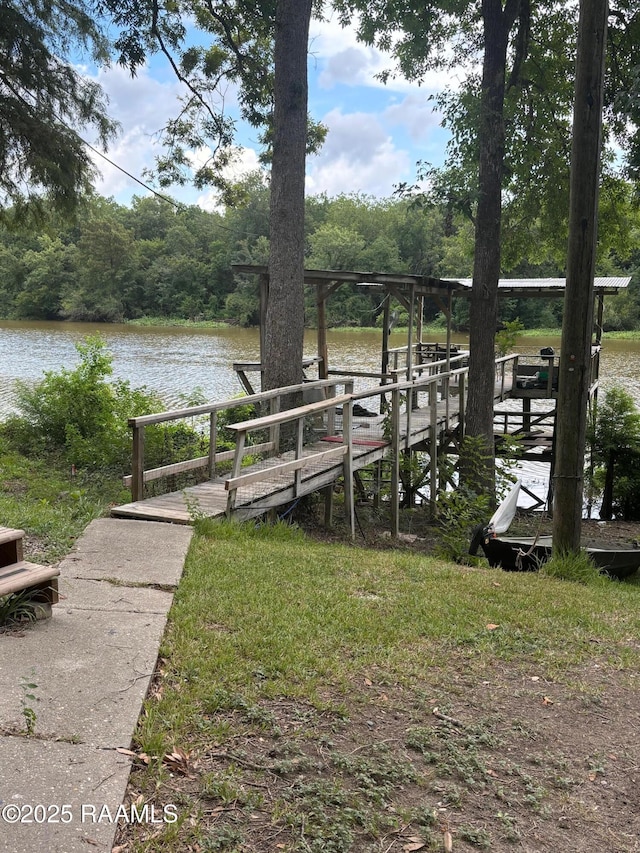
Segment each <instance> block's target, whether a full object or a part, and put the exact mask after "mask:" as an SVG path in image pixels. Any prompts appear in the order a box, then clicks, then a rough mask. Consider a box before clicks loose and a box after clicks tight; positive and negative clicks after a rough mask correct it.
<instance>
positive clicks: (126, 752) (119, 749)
mask: <svg viewBox="0 0 640 853" xmlns="http://www.w3.org/2000/svg"><path fill="white" fill-rule="evenodd" d="M116 752H119V753H120V755H133V756H134V758H135V756H136V755H137V754H138V753H137V752H134V751H133V750H132V749H125V748H124V746H116Z"/></svg>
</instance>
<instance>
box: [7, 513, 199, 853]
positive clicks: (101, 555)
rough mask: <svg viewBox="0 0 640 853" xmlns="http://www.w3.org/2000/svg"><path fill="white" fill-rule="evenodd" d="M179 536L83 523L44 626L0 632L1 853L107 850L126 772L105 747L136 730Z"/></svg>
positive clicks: (122, 524) (180, 548)
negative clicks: (29, 717) (28, 729)
mask: <svg viewBox="0 0 640 853" xmlns="http://www.w3.org/2000/svg"><path fill="white" fill-rule="evenodd" d="M191 534H192V530H191V528H190V527H186V526H183V525H174V524H160V523H155V522H149V521H123V520H118V519H107V518H103V519H98V520H97V521H93V522H92V523H91V524H90V525H89V527H88V528H87V530H86V531H85V533H84V535H83V536H82V538H81V539H80V540H79V541H78V543H77V547H76V549H75V550H74V551H73V552H72V553H71V554H70V555H69V556H68V557H66V558H65V560H64V561H63V562H62V564H61V566H60V602H59V604H57V605H55V606H54V608H53V615H52V618H51V619H48V620H45V621H43V622H38V623H37V624H35V625H31V626H28V627H27V628H25V629H24V631H17V632H11V633H5V634H0V851H2V853H5V851H6V853H32V851H35V850H41V851H47V853H76V851H83V853H87V851H89V850H95V851H110V850H111V848H112V846H113V839H114V836H115V831H116V824H115V822H112V821H111V820H110V819H109V818H110V817H112V816H115V813H116V811H117V809H118V807H119V806H120V805H121V804H122V801H123V798H124V794H125V790H126V787H127V781H128V778H129V769H130V760H129V758H128V757H127V756H126V755H123V754H120V753H118V752H116V748H117V747H125V748H128V747H129V745H130V742H131V738H132V735H133V732H134V730H135V728H136V724H137V721H138V716H139V714H140V710H141V706H142V702H143V700H144V698H145V695H146V692H147V689H148V687H149V683H150V681H151V678H152V676H153V672H154V667H155V664H156V659H157V655H158V647H159V645H160V641H161V639H162V635H163V632H164V629H165V624H166V620H167V614H168V612H169V608H170V607H171V602H172V600H173V591H174V590H175V588H176V586H177V584H178V581H179V580H180V576H181V574H182V569H183V566H184V561H185V556H186V553H187V549H188V547H189V542H190V540H191ZM24 683H32V684H35V685H37V686H36V687H35V688H33V689H30V690H26V689H25V688H24V687H23V686H22V685H23V684H24ZM27 692H29V693H32V694H33V695H34V696H35V697H36V698H35V700H32V699H27V698H26V693H27ZM24 702H26V703H27V705H28V706H30V707H31V708H32V709H33V711H34V712H35V715H36V722H35V732H34V735H33V736H32V737H28V738H27V737H25V736H23V735H21V734H20V732H24V730H25V720H24V716H23V708H24V706H23V703H24ZM35 806H40V808H39V809H36V810H34V811H31V807H35ZM63 806H66V807H67V808H65V809H63ZM42 807H44V809H43V808H42ZM104 807H106V809H105V808H104ZM16 819H18V822H13V821H15V820H16Z"/></svg>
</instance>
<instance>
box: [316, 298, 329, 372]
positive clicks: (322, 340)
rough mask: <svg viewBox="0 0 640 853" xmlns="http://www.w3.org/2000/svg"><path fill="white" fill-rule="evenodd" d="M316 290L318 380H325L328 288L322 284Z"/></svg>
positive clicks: (327, 368) (326, 369) (327, 357)
mask: <svg viewBox="0 0 640 853" xmlns="http://www.w3.org/2000/svg"><path fill="white" fill-rule="evenodd" d="M317 288H318V302H317V307H318V358H319V359H320V361H319V362H318V378H319V379H327V377H328V376H329V348H328V346H327V294H328V288H327V285H326V284H325V283H324V282H321V283H319V284H318V285H317Z"/></svg>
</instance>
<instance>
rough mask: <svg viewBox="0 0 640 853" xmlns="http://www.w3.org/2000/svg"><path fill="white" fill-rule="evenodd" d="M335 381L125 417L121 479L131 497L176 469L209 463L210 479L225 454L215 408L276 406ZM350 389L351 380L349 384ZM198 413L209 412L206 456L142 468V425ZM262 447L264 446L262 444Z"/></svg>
mask: <svg viewBox="0 0 640 853" xmlns="http://www.w3.org/2000/svg"><path fill="white" fill-rule="evenodd" d="M338 385H342V386H344V387H345V388H346V387H347V386H348V385H349V383H348V382H345V380H339V379H316V380H312V381H311V382H302V383H299V384H297V385H287V386H285V387H283V388H275V389H273V390H271V391H261V392H260V393H258V394H253V395H248V396H245V397H234V398H233V399H231V400H225V401H223V402H221V403H204V404H202V405H199V406H188V407H186V408H183V409H170V410H167V411H164V412H158V413H156V414H152V415H140V416H138V417H135V418H129V420H128V424H129V426H130V427H131V429H132V431H133V453H132V471H131V475H130V476H129V477H126V478H123V483H124V484H125V485H126V486H130V487H131V497H132V500H133V501H139V500H142V498H143V497H144V484H145V482H149V481H150V480H153V479H158V478H159V477H164V476H168V475H169V474H175V473H179V472H180V471H187V470H194V469H195V468H205V467H207V466H208V467H209V477H210V478H211V479H213V477H214V476H215V465H216V461H226V459H227V458H228V457H226V456H224V455H223V454H224V451H222V453H217V434H218V423H217V416H218V412H221V411H224V410H228V409H234V408H237V407H239V406H247V405H250V406H252V405H255V404H258V403H265V402H269V403H270V404H271V407H272V410H276V409H278V408H279V407H280V400H281V398H282V397H286V396H289V395H293V394H296V393H300V392H305V391H308V390H310V389H326V392H327V393H328V394H330V393H331V389H333V388H335V387H336V386H338ZM350 387H351V390H353V384H351V386H350ZM200 415H209V455H208V456H207V457H199V459H198V460H188V462H189V463H190V464H187V465H184V464H183V463H179V462H177V463H175V464H174V465H168V466H163V467H162V468H154V469H151V470H147V471H145V469H144V430H145V427H147V426H151V425H154V424H161V423H168V422H170V421H176V420H181V419H183V418H189V417H197V416H200ZM277 429H278V427H277V425H276V426H274V428H273V430H272V434H271V436H270V441H269V442H268V444H271V445H273V447H277V443H278V434H277ZM263 449H264V448H263Z"/></svg>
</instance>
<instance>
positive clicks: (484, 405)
mask: <svg viewBox="0 0 640 853" xmlns="http://www.w3.org/2000/svg"><path fill="white" fill-rule="evenodd" d="M529 15H530V8H529V0H506V3H505V4H504V8H503V2H502V0H482V23H483V32H484V59H483V63H482V100H481V102H480V118H479V130H478V146H479V163H478V203H477V211H476V223H475V251H474V262H473V285H472V289H471V305H470V313H469V392H468V399H467V413H466V419H467V432H468V434H469V435H471V436H479V437H481V438H482V439H483V440H484V453H483V459H484V460H485V465H484V470H483V471H482V472H481V480H482V486H483V487H484V488H485V489H487V490H488V491H489V493H490V494H493V493H494V491H495V474H494V468H495V458H494V455H495V448H494V439H493V405H494V403H493V398H494V385H495V368H494V364H493V358H494V355H493V354H494V349H495V333H496V327H497V324H498V281H499V278H500V260H501V248H502V241H501V226H502V183H503V170H504V135H505V134H504V94H505V87H506V74H507V49H508V47H509V37H510V35H511V33H512V31H513V28H514V25H515V23H516V21H518V20H519V30H518V33H519V37H520V42H521V44H520V51H521V53H524V52H526V50H527V44H526V42H527V39H528V28H529ZM517 61H518V62H520V61H521V59H520V58H518V60H517ZM515 71H516V69H515V68H514V72H515ZM461 462H462V468H461V474H463V475H464V474H465V473H466V472H465V464H468V460H465V459H464V458H463V459H462V460H461ZM469 467H470V468H473V467H475V468H476V470H477V463H476V466H473V465H470V466H469ZM467 476H468V474H467Z"/></svg>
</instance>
